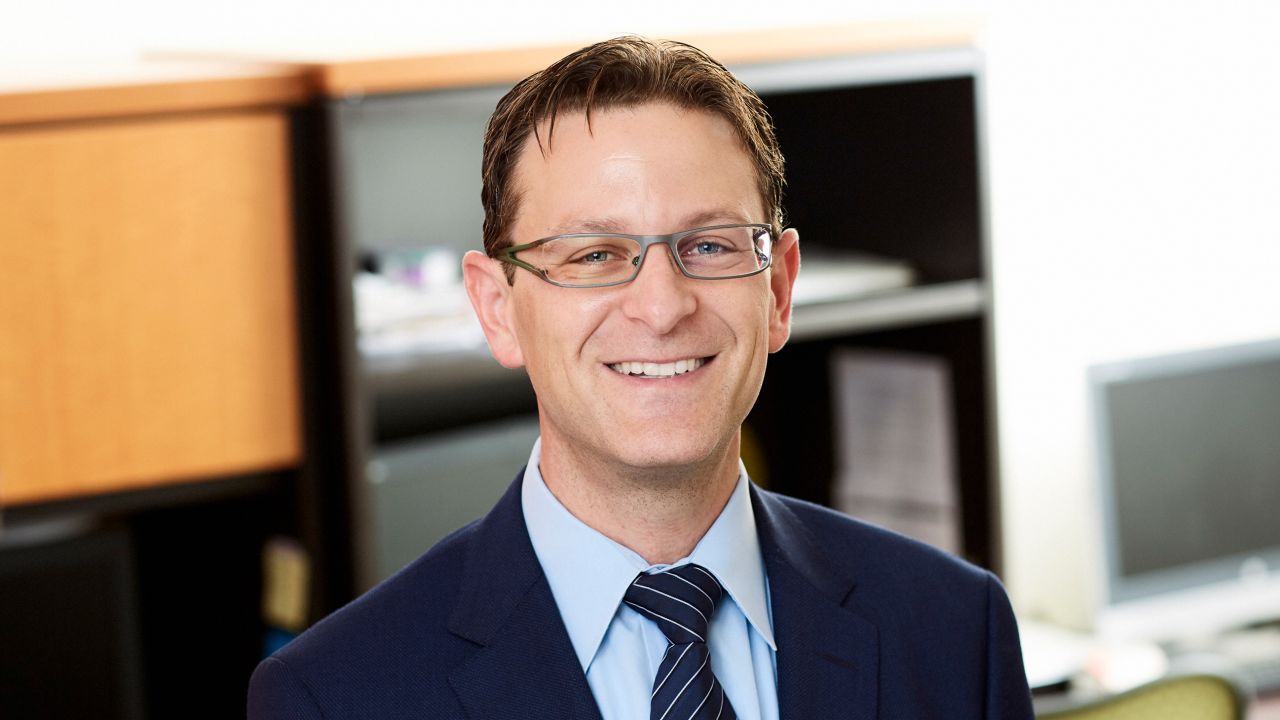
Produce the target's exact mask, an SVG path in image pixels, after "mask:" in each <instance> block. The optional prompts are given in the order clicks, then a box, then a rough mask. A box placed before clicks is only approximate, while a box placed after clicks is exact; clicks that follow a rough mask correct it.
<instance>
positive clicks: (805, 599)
mask: <svg viewBox="0 0 1280 720" xmlns="http://www.w3.org/2000/svg"><path fill="white" fill-rule="evenodd" d="M751 500H752V504H753V507H754V508H755V513H756V527H757V528H758V532H759V533H760V546H761V551H762V552H763V553H764V559H765V568H766V570H767V571H768V573H769V593H770V599H771V603H772V611H773V627H774V633H775V635H776V636H777V639H778V709H779V713H780V715H781V717H783V718H823V717H842V718H868V719H870V718H874V717H876V714H877V705H878V697H877V688H878V686H879V641H878V637H877V632H876V628H875V626H874V625H873V624H872V623H871V622H869V621H868V620H866V619H864V618H863V617H861V616H859V615H857V614H855V613H854V611H853V610H851V609H849V608H848V607H847V605H848V602H849V600H850V598H851V597H852V595H853V591H854V588H855V587H856V584H857V583H856V581H855V580H854V578H853V577H852V576H851V575H850V574H849V571H848V570H847V569H846V568H847V567H848V566H847V564H846V565H839V564H837V563H834V562H832V561H831V559H830V556H829V555H828V554H827V551H826V550H825V549H824V548H823V544H822V543H821V541H820V540H819V539H818V538H817V536H815V535H814V533H813V531H812V530H811V529H809V528H808V527H807V526H806V525H805V524H804V522H802V521H801V520H800V518H799V517H797V516H796V514H795V512H794V511H793V510H792V509H791V508H790V507H788V506H787V505H786V504H785V503H783V501H782V500H780V499H779V498H778V497H777V496H775V495H773V494H772V493H768V492H765V491H762V490H759V489H757V488H755V487H752V489H751Z"/></svg>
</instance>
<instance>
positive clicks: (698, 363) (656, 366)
mask: <svg viewBox="0 0 1280 720" xmlns="http://www.w3.org/2000/svg"><path fill="white" fill-rule="evenodd" d="M702 365H703V360H702V358H689V359H688V360H677V361H675V362H669V363H654V362H644V361H642V360H623V361H622V362H617V363H614V364H612V365H610V366H609V367H610V368H612V369H613V370H614V372H619V373H622V374H623V375H639V376H641V377H652V378H666V377H674V376H676V375H683V374H684V373H687V372H692V371H694V370H697V369H698V368H700V367H702Z"/></svg>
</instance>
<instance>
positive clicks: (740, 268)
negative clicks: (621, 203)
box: [498, 224, 774, 288]
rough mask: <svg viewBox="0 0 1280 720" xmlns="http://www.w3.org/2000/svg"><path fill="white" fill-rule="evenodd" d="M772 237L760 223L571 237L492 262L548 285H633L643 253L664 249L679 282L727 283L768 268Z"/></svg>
mask: <svg viewBox="0 0 1280 720" xmlns="http://www.w3.org/2000/svg"><path fill="white" fill-rule="evenodd" d="M773 233H774V231H773V226H771V225H761V224H746V225H712V226H711V227H701V228H694V229H693V230H685V231H684V232H678V233H672V234H670V235H624V234H621V233H571V234H568V235H555V236H553V237H548V238H542V239H541V240H535V241H533V242H531V243H528V244H526V245H513V246H511V247H508V248H505V249H504V250H502V251H501V254H500V255H499V257H498V259H499V260H501V261H502V262H506V263H511V264H512V265H516V266H519V267H522V268H524V269H525V270H528V271H529V272H532V273H533V274H535V275H537V276H538V277H540V278H542V279H543V280H546V281H547V282H549V283H551V284H552V285H559V286H560V287H571V288H584V287H607V286H609V285H622V284H624V283H629V282H631V281H632V280H634V279H635V278H636V275H638V274H640V266H641V264H642V263H643V261H644V256H645V253H647V252H648V251H649V248H650V247H652V246H653V245H666V246H667V247H668V248H669V249H670V250H671V256H672V257H673V258H675V260H676V267H678V268H680V272H681V273H683V274H684V276H685V277H690V278H694V279H696V280H729V279H732V278H740V277H748V276H751V275H755V274H756V273H759V272H763V271H764V269H765V268H767V267H769V263H770V261H771V259H772V254H773V241H774V236H773Z"/></svg>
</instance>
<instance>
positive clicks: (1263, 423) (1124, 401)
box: [1090, 342, 1280, 639]
mask: <svg viewBox="0 0 1280 720" xmlns="http://www.w3.org/2000/svg"><path fill="white" fill-rule="evenodd" d="M1090 385H1091V388H1092V393H1093V411H1094V418H1095V430H1096V436H1097V460H1098V476H1099V499H1100V510H1101V514H1102V520H1103V528H1104V531H1105V532H1104V550H1105V553H1104V555H1105V560H1106V562H1105V566H1106V573H1105V579H1106V587H1105V589H1106V592H1105V597H1104V612H1103V616H1104V620H1110V622H1109V623H1107V624H1110V625H1112V626H1115V625H1116V624H1117V623H1119V622H1127V623H1130V624H1135V625H1136V624H1142V623H1147V624H1149V626H1148V627H1146V628H1144V629H1143V630H1141V631H1139V632H1134V633H1126V632H1121V633H1120V634H1135V635H1143V636H1151V637H1153V638H1155V639H1159V638H1172V637H1173V636H1176V635H1177V634H1178V633H1180V632H1183V631H1187V630H1189V629H1190V628H1192V627H1195V626H1199V625H1203V624H1205V623H1213V624H1220V625H1223V626H1224V627H1226V626H1230V625H1231V624H1239V623H1246V622H1250V621H1252V620H1263V619H1266V618H1265V614H1266V613H1268V612H1270V613H1271V614H1272V615H1273V616H1278V617H1280V604H1274V605H1272V607H1270V609H1269V610H1268V608H1267V607H1265V606H1266V605H1267V604H1268V603H1271V602H1272V601H1271V600H1269V597H1270V593H1271V592H1274V586H1276V585H1277V584H1280V519H1278V518H1280V342H1266V343H1255V344H1250V345H1242V346H1234V347H1229V348H1218V349H1213V350H1206V351H1200V352H1195V353H1187V354H1181V355H1172V356H1165V357H1159V358H1149V359H1144V360H1137V361H1130V362H1122V363H1112V364H1108V365H1103V366H1099V367H1095V368H1092V369H1091V373H1090ZM1268 586H1272V587H1271V589H1269V587H1268ZM1155 605H1160V606H1164V608H1165V609H1167V610H1169V611H1170V612H1171V613H1172V614H1173V617H1171V618H1170V619H1169V620H1168V621H1167V622H1168V627H1156V626H1155V625H1157V624H1160V623H1164V622H1166V621H1165V620H1162V619H1161V618H1163V617H1164V616H1163V615H1162V614H1161V613H1158V612H1154V611H1152V609H1151V608H1152V607H1154V606H1155ZM1255 606H1257V607H1255ZM1129 609H1137V613H1127V612H1116V611H1117V610H1121V611H1123V610H1129ZM1116 629H1118V630H1121V631H1123V630H1126V628H1116ZM1130 629H1133V630H1137V628H1136V627H1135V628H1130Z"/></svg>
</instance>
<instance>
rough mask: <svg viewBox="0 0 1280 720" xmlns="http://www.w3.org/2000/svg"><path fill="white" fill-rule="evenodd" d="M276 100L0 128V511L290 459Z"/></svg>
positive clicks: (284, 206)
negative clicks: (260, 106)
mask: <svg viewBox="0 0 1280 720" xmlns="http://www.w3.org/2000/svg"><path fill="white" fill-rule="evenodd" d="M288 137H289V128H288V121H287V118H286V117H285V115H284V113H283V112H282V111H280V110H237V111H231V112H217V113H201V114H192V115H186V114H184V115H178V116H165V117H140V118H127V119H111V120H107V121H99V122H74V123H56V124H55V123H50V124H38V125H23V126H18V127H8V128H3V129H0V198H3V203H4V208H5V211H4V212H3V213H0V268H3V278H4V279H3V282H0V337H2V338H3V342H0V398H3V400H2V401H0V505H14V504H24V503H31V502H37V501H48V500H56V499H66V498H69V497H74V496H82V495H89V494H96V493H107V492H118V491H123V490H131V489H138V488H142V487H148V486H156V485H169V484H173V483H181V482H184V481H188V480H192V479H207V478H216V477H221V476H225V475H232V474H239V473H245V472H250V471H260V470H268V469H278V468H283V467H290V466H294V465H296V464H297V463H298V462H299V460H300V458H301V454H302V443H301V432H300V428H301V416H300V406H299V388H298V379H297V378H298V363H299V357H298V350H297V341H296V330H295V326H296V321H295V297H294V287H293V285H294V283H293V248H292V243H293V238H292V235H291V220H290V198H289V193H290V186H289V177H288V163H289V147H288Z"/></svg>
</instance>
